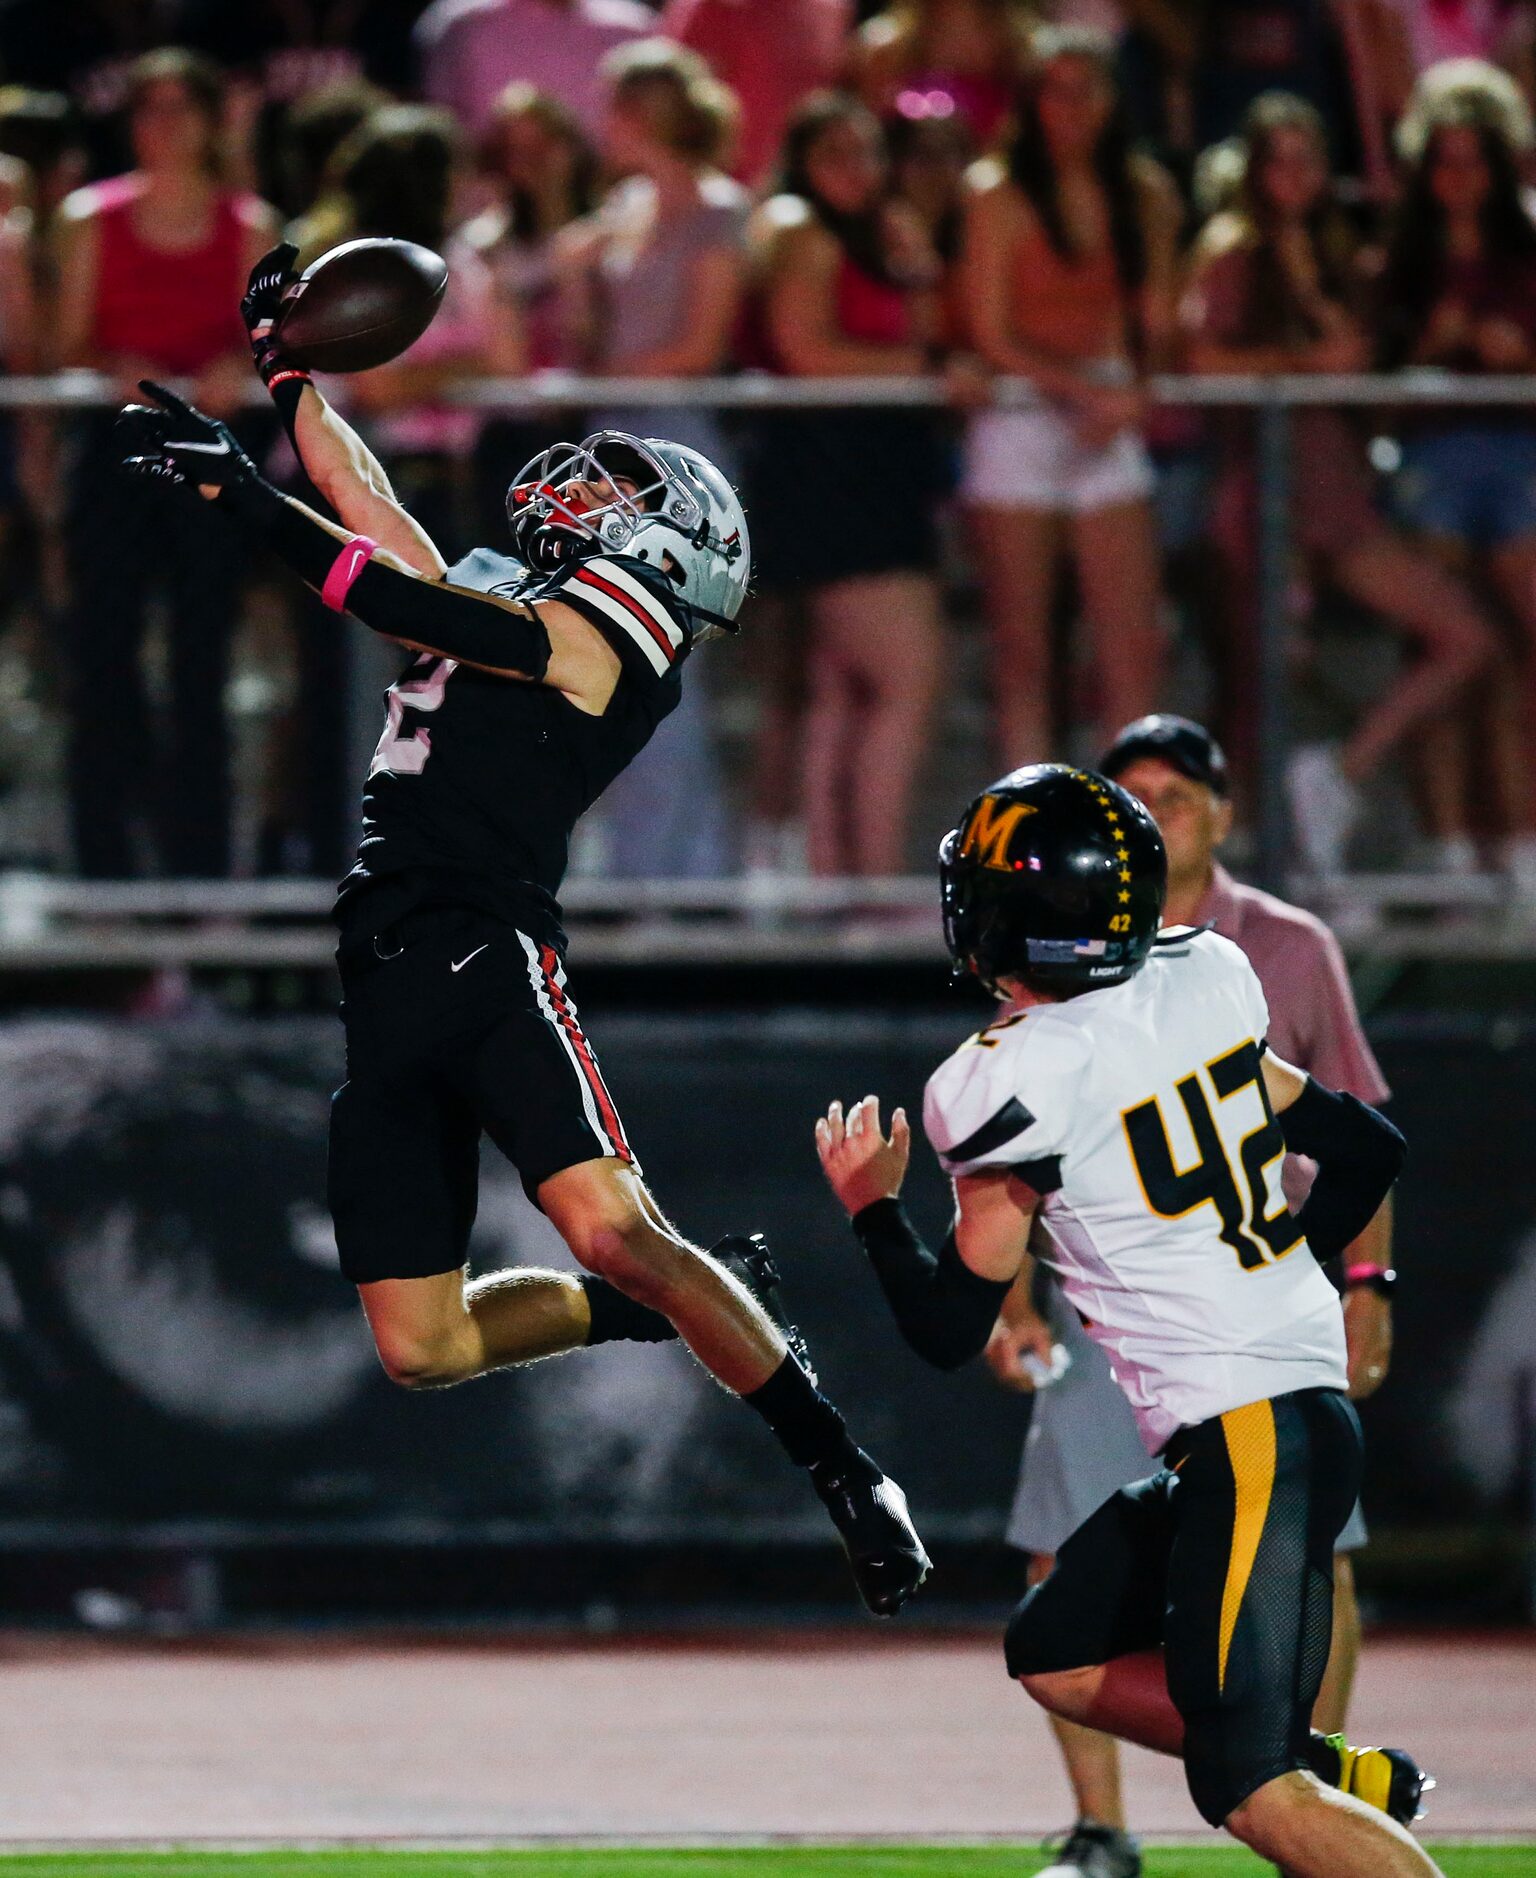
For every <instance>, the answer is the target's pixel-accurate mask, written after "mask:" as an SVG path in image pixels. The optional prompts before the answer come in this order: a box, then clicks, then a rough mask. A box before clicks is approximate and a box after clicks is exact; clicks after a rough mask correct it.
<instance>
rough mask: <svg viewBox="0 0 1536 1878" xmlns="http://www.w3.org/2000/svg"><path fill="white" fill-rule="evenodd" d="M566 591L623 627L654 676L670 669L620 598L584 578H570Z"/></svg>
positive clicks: (655, 644) (659, 651)
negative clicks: (615, 597)
mask: <svg viewBox="0 0 1536 1878" xmlns="http://www.w3.org/2000/svg"><path fill="white" fill-rule="evenodd" d="M567 591H568V592H569V593H570V594H571V595H572V596H573V597H574V598H580V599H582V600H585V601H586V603H587V604H588V606H595V607H596V608H597V609H598V610H599V611H600V612H602V613H606V614H607V616H608V618H609V619H611V620H612V621H613V623H614V625H615V626H621V627H623V629H624V631H625V632H627V633H628V634H629V636H630V638H631V639H633V640H634V642H635V644H636V645H637V646H639V648H640V650H641V651H642V652H643V653H644V654H645V656H646V660H647V662H648V663H649V665H650V668H651V670H652V671H653V672H654V673H655V674H656V676H657V677H658V678H665V677H666V675H667V673H668V672H669V671H670V670H671V667H670V666H669V664H668V663H667V655H666V653H665V652H663V651H662V649H661V647H660V646H659V645H657V643H656V641H655V640H654V639H653V638H652V637H651V635H650V634H649V633H648V632H647V631H646V630H645V628H644V627H643V626H642V625H641V624H640V622H639V620H637V619H636V618H635V616H634V614H633V613H631V612H630V610H629V608H628V607H627V606H625V605H624V603H623V601H622V600H615V599H614V598H613V597H612V595H611V594H606V593H604V592H603V591H602V589H601V588H599V587H594V586H592V585H591V583H590V582H588V581H585V580H572V581H571V582H570V583H569V585H568V587H567Z"/></svg>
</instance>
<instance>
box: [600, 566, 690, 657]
mask: <svg viewBox="0 0 1536 1878" xmlns="http://www.w3.org/2000/svg"><path fill="white" fill-rule="evenodd" d="M587 565H588V566H589V567H591V568H592V569H593V571H594V573H599V574H601V575H602V577H603V579H604V580H609V581H612V582H613V584H614V586H615V587H622V588H623V589H624V591H625V593H627V594H629V595H630V597H631V598H632V599H633V600H634V601H635V603H636V604H637V605H638V606H643V607H644V608H645V610H646V612H647V613H648V614H649V615H650V617H651V618H652V619H653V620H655V622H656V624H657V625H658V626H659V627H660V628H661V630H662V631H663V632H664V633H665V634H666V635H667V638H668V640H669V641H670V642H671V644H672V647H673V649H674V650H676V648H677V647H678V646H680V645H681V644H682V643H683V629H682V627H681V626H679V625H678V623H677V621H676V620H675V619H673V617H672V615H671V613H670V612H669V611H668V609H667V605H666V602H665V601H663V600H658V599H657V597H656V595H655V594H654V593H652V592H651V590H650V588H649V587H647V586H646V584H645V582H644V581H643V580H641V579H640V578H639V577H638V576H637V575H635V574H632V573H630V571H629V569H628V568H627V567H621V566H620V565H619V563H618V562H617V561H605V560H597V561H590V562H588V563H587Z"/></svg>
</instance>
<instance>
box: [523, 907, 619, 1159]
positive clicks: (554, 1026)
mask: <svg viewBox="0 0 1536 1878" xmlns="http://www.w3.org/2000/svg"><path fill="white" fill-rule="evenodd" d="M517 938H518V943H519V944H520V945H521V946H522V948H523V951H524V953H525V954H526V955H527V959H528V982H529V983H530V984H531V985H532V986H533V995H534V997H535V998H537V999H538V1002H539V1009H540V1011H541V1012H542V1013H543V1015H544V1021H545V1022H546V1023H547V1024H548V1025H549V1027H550V1029H551V1030H553V1031H554V1033H555V1035H556V1036H557V1037H558V1038H559V1039H560V1047H561V1049H562V1050H564V1051H565V1054H566V1056H567V1057H569V1059H570V1064H571V1073H572V1074H573V1075H574V1076H575V1078H576V1087H577V1088H578V1089H579V1090H580V1091H581V1106H582V1108H583V1110H584V1111H585V1112H586V1117H587V1120H588V1122H590V1123H591V1125H592V1132H593V1134H595V1135H596V1136H597V1138H598V1140H599V1141H600V1142H602V1144H603V1152H604V1154H612V1153H613V1143H612V1142H611V1141H610V1140H609V1139H608V1130H607V1129H606V1128H604V1126H603V1118H602V1116H601V1115H599V1114H598V1111H597V1100H596V1098H595V1097H594V1095H593V1094H592V1086H591V1084H590V1083H589V1082H588V1081H587V1078H586V1072H585V1071H584V1070H583V1068H582V1065H581V1058H580V1057H579V1056H578V1055H577V1054H576V1046H575V1044H574V1043H572V1042H571V1039H570V1034H569V1032H568V1031H567V1030H566V1028H565V1025H564V1024H562V1023H561V1022H560V1013H559V1012H558V1011H557V1010H556V1009H555V1006H554V1001H553V999H552V998H551V997H550V995H549V987H548V986H547V985H546V984H545V983H544V967H543V965H542V963H541V962H540V959H539V948H538V947H537V946H536V945H535V944H534V943H533V941H532V940H531V939H530V938H529V937H528V935H527V934H526V933H521V932H520V933H519V934H518V935H517ZM556 970H557V971H560V968H559V967H556ZM564 976H565V974H564V972H563V971H560V975H559V977H558V978H557V979H556V981H555V982H556V983H557V984H559V983H561V982H562V981H563V979H564Z"/></svg>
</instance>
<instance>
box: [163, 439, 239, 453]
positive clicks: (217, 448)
mask: <svg viewBox="0 0 1536 1878" xmlns="http://www.w3.org/2000/svg"><path fill="white" fill-rule="evenodd" d="M166 448H167V449H168V450H196V451H197V452H198V453H199V455H201V456H228V455H229V445H228V443H226V442H225V440H224V439H223V438H222V437H221V438H220V439H219V441H218V442H217V443H178V442H177V441H176V440H175V439H174V438H169V437H168V438H167V439H166Z"/></svg>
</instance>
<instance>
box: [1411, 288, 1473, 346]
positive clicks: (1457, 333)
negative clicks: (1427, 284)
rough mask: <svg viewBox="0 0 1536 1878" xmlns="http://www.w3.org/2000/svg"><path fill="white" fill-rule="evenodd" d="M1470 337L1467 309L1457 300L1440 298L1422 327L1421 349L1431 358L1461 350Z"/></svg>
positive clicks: (1470, 329)
mask: <svg viewBox="0 0 1536 1878" xmlns="http://www.w3.org/2000/svg"><path fill="white" fill-rule="evenodd" d="M1471 337H1472V326H1471V322H1470V321H1469V320H1468V318H1467V309H1466V308H1465V307H1464V306H1463V305H1462V303H1461V301H1459V300H1440V301H1437V302H1436V305H1435V309H1434V311H1433V312H1432V313H1431V314H1430V316H1429V323H1428V325H1426V326H1425V328H1424V338H1423V341H1422V343H1421V350H1422V351H1423V352H1424V353H1425V354H1426V355H1427V356H1428V357H1429V358H1432V359H1439V358H1445V357H1446V356H1447V355H1448V354H1453V353H1457V352H1461V351H1463V350H1464V349H1465V347H1466V346H1467V344H1468V342H1469V341H1470V339H1471Z"/></svg>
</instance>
